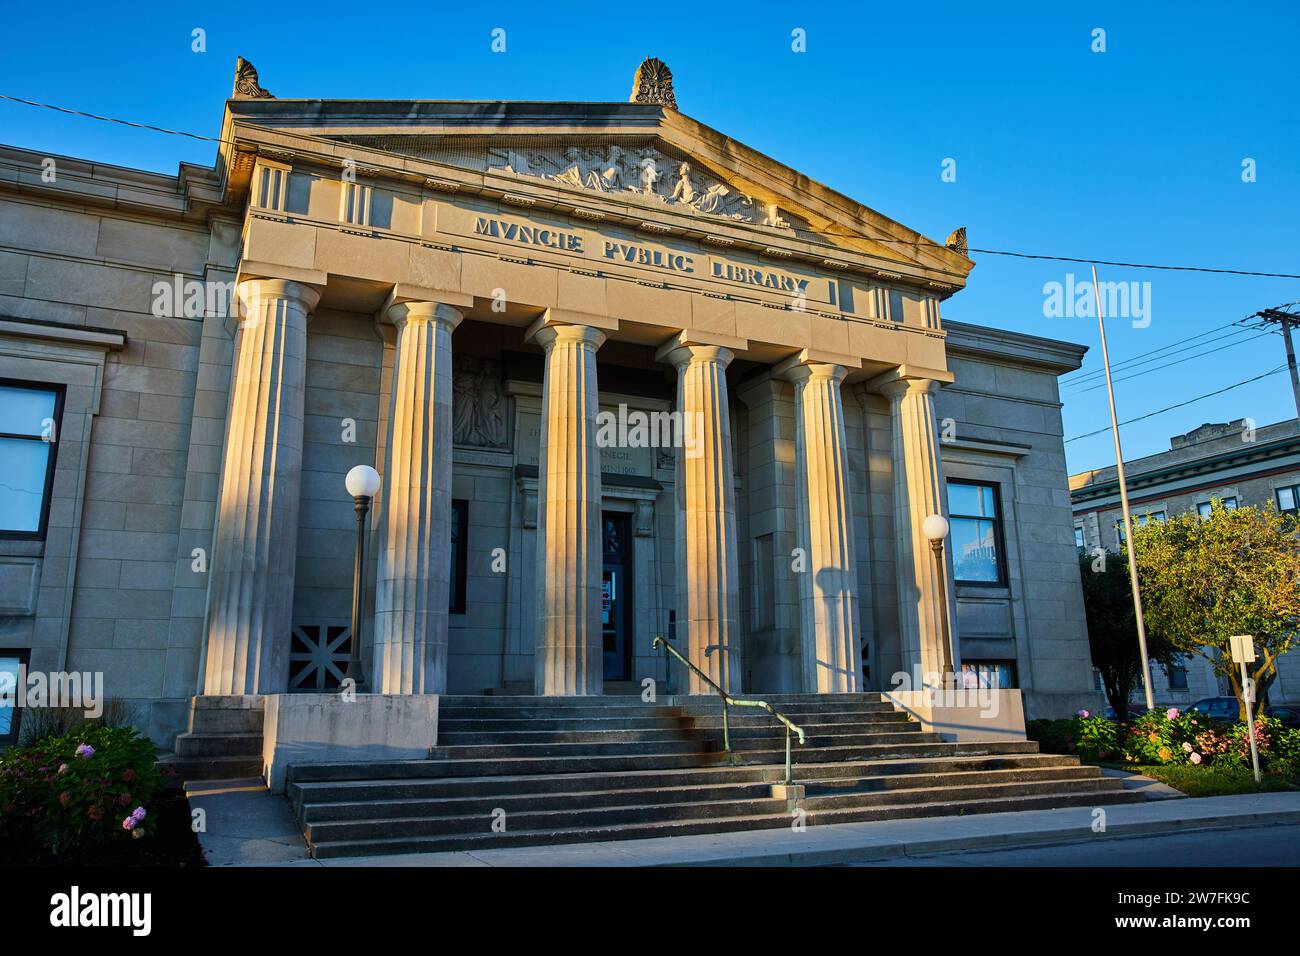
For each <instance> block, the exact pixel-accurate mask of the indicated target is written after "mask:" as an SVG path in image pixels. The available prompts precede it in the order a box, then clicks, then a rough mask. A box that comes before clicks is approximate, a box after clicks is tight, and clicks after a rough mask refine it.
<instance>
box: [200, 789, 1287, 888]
mask: <svg viewBox="0 0 1300 956" xmlns="http://www.w3.org/2000/svg"><path fill="white" fill-rule="evenodd" d="M197 786H198V785H196V787H197ZM190 801H191V804H192V805H193V806H195V807H202V808H203V809H204V810H206V811H207V817H208V828H207V832H205V833H200V834H199V839H200V842H201V843H202V844H203V849H204V853H205V854H206V855H207V856H208V861H209V863H210V864H211V865H212V866H447V867H459V866H474V867H477V866H547V867H549V866H828V865H836V864H842V863H850V862H852V863H862V862H868V861H872V860H886V859H893V858H898V857H904V856H922V855H928V854H934V853H948V852H959V851H962V850H973V849H997V848H1009V847H1027V846H1045V845H1050V844H1064V843H1078V842H1085V841H1089V840H1114V839H1119V838H1123V837H1133V836H1151V835H1155V834H1161V833H1175V832H1187V831H1203V830H1212V829H1220V830H1221V829H1231V828H1236V827H1256V826H1267V825H1277V824H1288V823H1291V824H1293V823H1300V792H1287V793H1262V794H1247V795H1241V796H1231V797H1205V798H1202V799H1197V800H1189V799H1178V800H1153V801H1149V802H1147V803H1136V804H1120V805H1116V806H1109V807H1104V808H1092V807H1070V808H1066V809H1061V810H1032V811H1022V812H1019V813H990V814H976V815H973V816H967V817H929V818H919V819H909V820H883V821H878V822H870V823H840V824H834V825H830V826H822V827H817V826H808V827H807V828H806V829H805V830H803V831H802V832H795V831H794V830H793V829H780V830H753V831H747V832H740V833H716V834H707V835H700V836H679V837H661V838H658V839H651V840H618V841H610V842H606V843H582V844H573V845H561V846H532V847H502V848H501V849H499V850H474V851H472V852H458V853H414V854H398V855H394V856H369V857H351V858H341V859H329V860H312V859H310V858H309V857H308V855H307V850H306V848H305V847H304V845H303V842H302V837H301V836H300V835H299V834H298V832H297V830H296V828H295V826H294V821H293V817H292V814H291V813H290V811H289V805H288V802H287V801H286V800H285V799H284V798H283V797H277V796H271V795H270V794H268V793H266V791H265V790H263V789H261V787H260V784H259V782H258V781H225V782H218V783H214V784H210V785H202V787H201V788H199V789H195V790H192V791H191V793H190ZM1100 810H1104V811H1105V817H1104V822H1105V830H1104V832H1093V826H1094V813H1097V812H1098V811H1100ZM1098 822H1100V821H1098Z"/></svg>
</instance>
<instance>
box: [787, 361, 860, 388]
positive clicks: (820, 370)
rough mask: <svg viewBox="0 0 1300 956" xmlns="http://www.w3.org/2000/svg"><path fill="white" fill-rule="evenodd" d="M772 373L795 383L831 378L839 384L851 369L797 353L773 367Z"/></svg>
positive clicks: (800, 383)
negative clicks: (811, 359) (809, 358)
mask: <svg viewBox="0 0 1300 956" xmlns="http://www.w3.org/2000/svg"><path fill="white" fill-rule="evenodd" d="M772 374H773V375H776V376H778V377H780V378H783V379H785V380H786V381H787V382H791V383H793V384H795V385H802V384H804V383H806V382H809V381H820V380H830V381H832V382H834V383H835V384H836V385H838V384H839V383H840V382H842V381H844V376H846V375H848V374H849V370H848V369H847V368H845V367H844V366H843V365H836V364H834V363H832V362H813V361H810V360H808V359H803V358H800V357H799V356H797V355H796V356H794V357H792V358H788V359H786V360H785V361H784V362H781V363H780V364H779V365H777V366H776V367H775V368H773V369H772Z"/></svg>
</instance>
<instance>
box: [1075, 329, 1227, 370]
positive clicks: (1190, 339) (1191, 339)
mask: <svg viewBox="0 0 1300 956" xmlns="http://www.w3.org/2000/svg"><path fill="white" fill-rule="evenodd" d="M1237 324H1238V323H1237V322H1225V323H1224V324H1223V325H1216V326H1215V327H1214V328H1212V329H1209V330H1207V331H1205V332H1198V333H1196V334H1195V335H1189V336H1188V337H1187V338H1185V339H1176V340H1175V341H1173V342H1170V343H1169V344H1168V345H1162V346H1160V347H1159V348H1156V349H1150V350H1149V351H1146V352H1139V353H1138V354H1137V355H1134V356H1131V357H1129V358H1126V359H1122V360H1121V361H1119V362H1115V363H1113V364H1112V365H1111V368H1112V369H1119V368H1124V367H1126V366H1129V365H1131V364H1133V363H1134V362H1137V361H1138V359H1142V358H1146V357H1147V356H1148V355H1158V353H1160V352H1168V350H1169V349H1172V348H1174V347H1175V346H1179V345H1183V344H1185V343H1187V342H1196V340H1197V339H1203V338H1205V337H1206V336H1208V335H1213V334H1214V333H1216V332H1220V331H1222V330H1223V329H1230V328H1232V327H1233V326H1234V325H1237ZM1243 331H1245V330H1244V329H1243ZM1233 334H1234V335H1235V334H1236V333H1235V332H1234V333H1233ZM1204 344H1205V343H1204V342H1196V344H1195V345H1190V346H1188V348H1197V347H1198V346H1201V345H1204ZM1179 351H1181V350H1179ZM1173 354H1175V353H1174V352H1168V355H1163V356H1160V358H1168V356H1169V355H1173ZM1105 374H1106V370H1105V369H1103V368H1098V369H1093V370H1092V371H1090V372H1084V371H1079V372H1072V373H1071V374H1069V375H1066V376H1063V377H1062V378H1061V379H1060V382H1061V384H1062V385H1074V384H1075V383H1076V382H1082V381H1084V380H1085V379H1090V378H1096V377H1098V376H1104V375H1105Z"/></svg>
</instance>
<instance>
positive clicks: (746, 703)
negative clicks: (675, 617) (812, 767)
mask: <svg viewBox="0 0 1300 956" xmlns="http://www.w3.org/2000/svg"><path fill="white" fill-rule="evenodd" d="M657 647H662V648H663V649H664V650H665V651H667V652H668V653H669V654H671V655H672V656H673V657H675V658H677V659H678V660H679V661H681V662H682V663H683V664H685V665H686V666H687V667H689V668H690V669H691V670H692V671H693V672H694V673H695V674H696V675H697V676H698V677H699V678H700V680H702V681H704V683H706V684H708V685H709V686H710V687H712V688H713V689H714V690H715V691H717V692H718V696H719V697H721V698H722V748H723V750H724V751H725V752H726V753H731V724H730V720H729V719H728V718H729V710H728V708H729V707H731V706H733V705H734V706H736V707H761V708H763V709H764V710H765V711H767V712H768V713H769V714H771V715H772V716H773V717H775V718H776V719H777V720H779V721H780V722H781V723H783V724H784V725H785V782H786V784H787V785H788V784H791V783H793V782H794V773H793V770H792V767H791V763H790V732H791V731H794V732H795V733H796V734H798V736H799V743H800V745H802V744H804V743H805V742H806V739H807V738H806V737H805V736H804V732H803V728H802V727H799V726H797V725H795V724H794V723H792V722H791V721H790V718H788V717H786V715H785V714H783V713H781V712H780V711H779V710H777V709H776V708H775V707H773V706H772V705H771V704H769V703H768V702H767V701H765V700H744V699H742V698H739V697H732V696H731V695H730V694H728V693H727V692H726V691H725V690H723V689H722V688H721V687H719V686H718V685H717V684H716V683H715V682H714V681H713V680H712V679H711V678H710V677H709V675H708V674H706V673H704V671H702V670H700V669H699V668H698V667H696V666H695V665H694V664H692V663H691V662H690V661H688V660H687V659H686V658H685V657H683V656H682V655H681V654H680V653H679V652H678V650H677V648H675V647H673V646H672V645H671V644H669V643H668V642H667V641H665V640H664V639H663V635H660V634H656V635H655V639H654V640H653V641H651V642H650V649H651V650H652V651H653V650H654V649H655V648H657Z"/></svg>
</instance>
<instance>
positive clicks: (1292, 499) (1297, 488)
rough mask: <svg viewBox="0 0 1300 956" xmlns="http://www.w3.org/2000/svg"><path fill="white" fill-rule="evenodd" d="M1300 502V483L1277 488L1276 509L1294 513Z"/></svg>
mask: <svg viewBox="0 0 1300 956" xmlns="http://www.w3.org/2000/svg"><path fill="white" fill-rule="evenodd" d="M1298 504H1300V485H1290V486H1289V487H1286V488H1279V489H1277V510H1278V511H1282V512H1285V513H1286V514H1292V515H1293V514H1295V513H1296V511H1297V505H1298Z"/></svg>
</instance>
